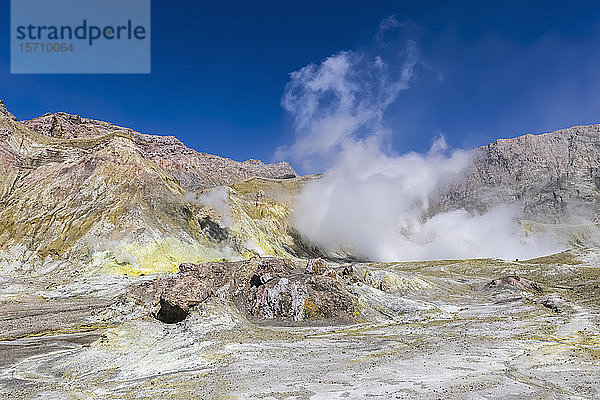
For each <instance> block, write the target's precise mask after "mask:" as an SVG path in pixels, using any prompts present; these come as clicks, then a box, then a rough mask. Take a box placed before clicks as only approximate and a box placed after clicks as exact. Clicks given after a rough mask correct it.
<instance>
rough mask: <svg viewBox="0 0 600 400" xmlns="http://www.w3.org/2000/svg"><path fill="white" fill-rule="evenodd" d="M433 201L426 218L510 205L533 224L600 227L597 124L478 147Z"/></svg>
mask: <svg viewBox="0 0 600 400" xmlns="http://www.w3.org/2000/svg"><path fill="white" fill-rule="evenodd" d="M431 200H432V204H431V207H430V209H429V212H428V215H434V214H436V213H439V212H443V211H449V210H456V209H460V208H464V209H466V210H467V211H470V212H474V213H483V212H485V211H487V210H489V209H490V208H491V207H493V206H495V205H499V204H511V205H516V206H518V208H519V209H520V210H521V212H522V216H523V217H524V218H530V219H533V220H535V221H537V222H544V223H584V222H588V223H589V222H598V219H597V218H598V216H599V215H600V125H589V126H575V127H572V128H567V129H562V130H559V131H556V132H551V133H545V134H541V135H531V134H527V135H524V136H519V137H517V138H514V139H499V140H497V141H495V142H494V143H491V144H489V145H486V146H482V147H480V148H478V149H477V150H475V152H474V157H473V160H472V162H471V163H470V164H469V165H468V167H467V168H466V170H465V171H464V173H463V174H462V175H461V176H459V177H458V179H456V180H455V181H454V182H453V183H452V184H451V185H449V186H448V187H446V188H444V189H442V190H441V191H440V192H439V193H436V195H435V196H434V198H432V199H431Z"/></svg>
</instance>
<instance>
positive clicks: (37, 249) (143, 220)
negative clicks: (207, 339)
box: [0, 104, 305, 280]
mask: <svg viewBox="0 0 600 400" xmlns="http://www.w3.org/2000/svg"><path fill="white" fill-rule="evenodd" d="M0 111H1V112H0V269H3V270H4V269H7V270H10V271H12V272H11V274H14V277H15V279H18V277H21V276H24V275H28V274H37V273H38V272H36V271H42V270H47V269H48V268H50V269H52V268H56V267H58V266H60V268H64V269H66V270H68V271H69V272H68V273H61V274H59V275H58V276H61V277H63V279H67V280H69V279H71V278H72V276H71V274H88V273H97V272H98V271H104V272H108V273H117V274H128V275H131V274H133V275H139V274H142V273H152V272H172V271H175V270H176V269H177V267H178V266H179V264H181V263H183V262H203V261H209V260H220V259H224V258H225V259H229V260H231V259H234V260H235V259H243V258H247V257H251V256H255V255H261V256H280V257H290V256H294V255H302V251H303V250H302V246H300V245H297V243H299V239H298V238H297V237H294V236H293V235H292V232H291V229H290V227H289V226H288V223H287V216H288V215H289V213H290V208H291V205H292V202H293V196H292V195H290V193H293V192H296V191H298V190H300V188H301V187H302V186H303V185H304V182H305V178H301V177H296V178H293V179H290V177H291V176H294V177H295V176H296V175H295V172H294V171H293V169H292V168H291V167H290V166H289V165H288V164H287V163H285V162H282V163H279V164H264V163H262V162H260V161H257V160H248V161H245V162H237V161H234V160H230V159H226V158H222V157H218V156H213V155H209V154H203V153H198V152H196V151H194V150H192V149H189V148H187V147H185V146H184V145H183V144H182V143H181V142H180V141H179V140H177V139H175V138H173V137H162V136H154V135H146V134H141V133H137V132H134V131H132V130H131V129H127V128H122V127H118V126H116V125H112V124H109V123H106V122H101V121H95V120H90V119H87V118H81V117H78V116H73V115H68V114H65V113H57V114H46V115H45V116H43V117H40V118H37V119H34V120H31V121H24V122H18V121H17V120H16V119H15V118H14V117H13V116H12V115H11V114H10V113H8V112H7V111H5V109H4V106H3V104H2V108H1V109H0ZM279 177H281V179H278V178H279ZM284 178H285V179H284ZM244 182H246V183H244ZM220 185H223V186H220ZM238 185H239V190H238V189H234V188H237V187H238ZM195 189H198V190H195ZM259 192H260V193H261V195H259V194H258V193H259ZM15 260H23V262H19V263H16V261H15Z"/></svg>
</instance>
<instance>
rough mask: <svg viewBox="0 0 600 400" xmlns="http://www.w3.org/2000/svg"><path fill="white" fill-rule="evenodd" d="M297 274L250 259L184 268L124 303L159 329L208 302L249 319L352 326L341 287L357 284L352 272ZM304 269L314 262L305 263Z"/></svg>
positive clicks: (352, 307)
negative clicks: (134, 305) (136, 306)
mask: <svg viewBox="0 0 600 400" xmlns="http://www.w3.org/2000/svg"><path fill="white" fill-rule="evenodd" d="M317 262H318V263H319V264H320V265H322V266H323V270H322V271H321V270H319V271H316V270H314V269H311V268H306V269H304V271H303V268H302V267H301V266H300V265H299V264H297V263H294V262H293V261H291V260H289V259H277V258H262V259H261V258H255V259H251V260H246V261H239V262H228V263H217V262H212V263H202V264H190V263H185V264H182V265H181V266H180V267H179V272H178V273H177V274H175V275H171V276H164V277H159V278H157V279H155V280H153V281H150V282H146V283H144V284H142V285H140V286H139V287H138V288H136V289H135V290H133V291H131V292H130V293H129V294H128V295H127V297H128V298H130V299H133V300H135V301H137V302H138V303H140V304H141V305H143V306H144V307H146V308H147V309H148V310H149V311H148V313H149V314H151V315H154V316H155V317H156V318H157V319H159V320H161V321H163V322H165V323H174V322H180V321H182V320H184V319H185V318H186V317H187V315H188V314H189V313H190V310H191V309H192V308H193V307H195V306H197V305H199V304H201V303H204V302H205V301H207V300H208V299H210V298H211V297H220V298H221V299H224V300H227V301H230V302H231V303H233V304H234V305H235V306H236V307H237V308H238V310H240V311H241V312H242V313H244V314H246V315H247V316H248V317H250V318H256V319H265V320H278V321H282V322H292V321H293V322H300V321H314V320H327V321H329V322H336V323H340V322H352V321H354V320H355V318H356V317H357V316H358V299H357V297H356V296H355V295H354V294H353V293H351V292H350V291H348V290H347V289H346V287H345V286H346V285H345V284H346V283H347V282H349V281H351V280H352V279H358V276H357V275H355V274H354V273H353V270H352V268H350V269H348V268H341V267H338V268H330V267H326V263H325V262H324V261H323V260H318V261H317ZM308 263H309V266H310V265H314V264H315V260H309V262H308Z"/></svg>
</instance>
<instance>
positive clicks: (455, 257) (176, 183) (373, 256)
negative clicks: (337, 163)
mask: <svg viewBox="0 0 600 400" xmlns="http://www.w3.org/2000/svg"><path fill="white" fill-rule="evenodd" d="M428 157H429V158H425V159H422V158H418V157H417V158H415V157H413V158H410V157H408V158H404V159H402V160H397V161H395V162H394V163H391V164H390V163H383V164H382V165H385V166H386V167H387V166H391V167H390V170H389V171H384V172H385V173H381V171H380V169H377V168H374V171H375V172H376V173H373V174H372V175H369V179H370V180H371V181H375V182H377V179H380V178H381V176H383V178H381V179H382V180H381V182H383V183H384V184H385V185H386V187H389V186H390V184H397V185H398V186H402V185H406V186H410V183H411V181H410V180H406V179H405V178H404V175H402V171H404V170H406V169H411V172H412V173H413V174H416V176H417V177H419V179H420V178H421V176H420V175H419V174H418V173H417V172H418V171H417V169H416V168H409V167H411V166H414V165H417V164H415V163H418V162H422V161H427V162H429V164H428V165H429V166H430V167H431V166H433V167H432V168H435V169H436V171H435V172H436V176H438V175H439V174H438V172H439V171H438V170H441V171H442V172H444V171H448V173H447V174H444V175H443V179H441V178H440V179H437V178H436V179H434V180H432V181H433V184H432V185H431V187H428V188H427V190H424V191H419V192H418V193H417V194H416V195H415V194H414V193H415V192H414V191H412V192H411V191H406V190H404V189H403V190H402V191H391V192H384V193H383V194H382V193H376V192H377V189H378V188H379V186H377V185H376V186H373V187H366V189H365V191H364V192H363V191H360V190H358V191H350V192H349V191H348V189H347V187H354V186H356V185H354V182H353V181H352V180H351V179H349V177H352V176H353V175H352V174H351V173H350V172H349V169H348V166H344V165H342V167H340V168H338V169H337V170H335V169H333V170H331V171H328V172H327V173H326V174H324V175H308V176H300V175H298V174H297V173H296V171H295V170H294V169H293V168H292V167H291V166H290V165H289V164H288V163H286V162H280V163H276V164H265V163H263V162H261V161H258V160H248V161H244V162H237V161H234V160H230V159H227V158H222V157H218V156H214V155H210V154H204V153H199V152H196V151H195V150H192V149H190V148H187V147H186V146H185V145H184V144H183V143H181V142H180V141H179V140H177V139H176V138H174V137H164V136H158V135H148V134H142V133H138V132H135V131H133V130H131V129H128V128H123V127H119V126H115V125H112V124H110V123H107V122H101V121H95V120H90V119H87V118H83V117H79V116H75V115H69V114H66V113H56V114H46V115H44V116H42V117H39V118H36V119H33V120H30V121H18V120H17V118H15V117H14V116H13V115H12V114H10V113H9V111H7V109H6V108H5V107H4V103H3V102H0V309H1V310H2V311H1V312H0V318H2V322H3V323H2V324H1V328H0V397H2V398H8V399H93V398H102V399H105V398H118V399H130V398H131V399H133V398H173V399H190V398H206V399H231V398H240V399H332V398H341V399H343V398H352V399H362V398H382V399H389V398H407V399H413V398H414V399H421V398H456V399H464V398H472V399H478V398H489V399H495V398H497V399H500V398H502V399H510V398H512V399H539V398H569V399H593V398H598V397H600V387H599V386H598V381H600V334H599V325H600V274H599V269H598V268H599V265H600V252H599V251H598V247H597V246H598V243H599V239H598V238H599V237H600V236H598V216H599V214H598V211H599V208H600V126H580V127H573V128H568V129H563V130H560V131H557V132H553V133H546V134H542V135H525V136H521V137H517V138H515V139H503V140H498V141H496V142H494V143H492V144H490V145H487V146H483V147H481V148H479V149H475V150H473V151H469V152H461V153H457V154H454V155H452V156H448V157H446V158H443V157H442V156H440V157H442V158H438V156H435V155H432V156H428ZM355 161H356V163H358V164H360V158H357V159H356V160H355ZM409 161H410V162H411V163H412V164H410V163H409V164H407V163H408V162H409ZM368 168H370V167H369V165H367V164H361V169H362V170H363V171H364V170H368ZM394 168H397V169H398V171H396V170H394ZM420 171H421V172H422V171H425V172H427V171H428V170H427V169H421V170H420ZM390 177H392V178H394V179H392V180H391V181H390V179H389V178H390ZM338 197H340V198H338ZM373 198H375V199H384V200H386V201H385V202H383V201H382V202H380V203H376V202H373V201H372V199H373ZM403 202H406V204H407V205H406V206H403V205H402V204H404V203H403ZM398 204H401V205H402V206H401V207H398ZM415 204H417V205H415ZM348 205H350V206H348ZM507 210H508V211H507ZM396 214H398V215H400V218H398V219H395V218H396ZM390 220H392V222H393V223H390V222H389V221H390ZM509 223H510V228H508V227H507V226H508V224H509ZM390 227H392V228H393V229H392V228H390ZM484 228H485V229H484ZM473 232H475V233H473ZM509 250H510V251H509ZM509 256H510V257H509Z"/></svg>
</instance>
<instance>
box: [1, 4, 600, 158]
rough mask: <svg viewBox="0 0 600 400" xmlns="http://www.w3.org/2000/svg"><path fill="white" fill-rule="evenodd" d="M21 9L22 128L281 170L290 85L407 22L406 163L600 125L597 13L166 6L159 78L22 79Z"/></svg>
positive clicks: (542, 8) (4, 58)
mask: <svg viewBox="0 0 600 400" xmlns="http://www.w3.org/2000/svg"><path fill="white" fill-rule="evenodd" d="M8 3H9V2H8V1H3V2H2V6H1V7H2V8H0V22H1V24H2V26H6V27H7V28H5V32H6V33H5V35H3V36H2V37H1V38H0V98H3V99H5V100H6V103H7V106H8V108H9V110H11V111H12V112H13V113H14V114H15V115H17V117H18V118H19V119H29V118H33V117H36V116H39V115H42V114H44V113H45V112H55V111H66V112H69V113H73V114H79V115H82V116H87V117H91V118H97V119H101V120H106V121H110V122H114V123H117V124H120V125H124V126H129V127H131V128H133V129H136V130H139V131H142V132H148V133H158V134H168V135H175V136H177V137H178V138H180V139H181V140H183V141H184V142H185V143H186V144H187V145H188V146H190V147H193V148H194V149H196V150H198V151H203V152H209V153H214V154H219V155H224V156H228V157H232V158H234V159H238V160H243V159H247V158H261V159H263V160H267V161H270V160H272V159H273V157H274V154H275V151H276V149H277V148H278V147H279V146H281V145H286V144H291V143H292V142H293V137H294V134H293V130H292V124H291V119H290V117H289V116H288V115H286V113H285V112H284V110H283V109H282V107H281V104H280V102H281V97H282V94H283V92H284V88H285V85H286V83H287V82H288V81H289V74H290V73H291V72H293V71H296V70H298V69H300V68H302V67H304V66H305V65H307V64H310V63H320V62H321V61H323V60H324V59H325V58H326V57H328V56H330V55H332V54H335V53H337V52H339V51H342V50H354V49H361V48H368V47H370V46H372V44H373V41H374V36H375V35H376V33H377V31H378V27H379V23H380V21H381V20H383V19H384V18H386V17H388V16H390V15H395V16H396V18H397V19H398V20H399V21H407V22H408V28H407V29H406V32H405V35H407V36H410V38H411V39H412V40H414V41H415V43H416V45H417V48H418V52H419V57H420V59H421V61H422V62H421V63H420V64H419V66H418V67H417V70H416V73H415V75H414V76H413V78H412V79H411V82H410V89H409V90H406V91H403V92H402V93H401V94H400V95H399V97H398V99H397V101H396V102H395V103H394V104H393V105H392V106H390V107H389V108H388V109H387V111H386V118H385V124H386V126H387V127H388V128H389V129H390V130H391V131H392V132H394V136H393V146H394V149H395V150H396V151H397V152H405V151H409V150H417V151H425V150H426V149H427V148H428V147H429V146H430V145H431V141H432V138H434V137H435V136H437V135H439V134H440V133H443V134H444V135H445V136H446V138H447V141H448V143H449V144H450V145H451V146H453V147H462V148H471V147H474V146H478V145H483V144H487V143H488V142H491V141H493V140H495V139H496V138H499V137H513V136H517V135H520V134H523V133H528V132H534V133H536V132H544V131H551V130H556V129H559V128H563V127H568V126H572V125H577V124H589V123H599V122H600V95H599V93H600V68H599V66H600V51H599V50H600V5H596V4H595V3H596V2H591V1H586V2H578V1H569V2H560V3H559V2H549V1H544V2H542V1H529V2H523V1H519V2H510V1H486V2H480V1H472V2H471V1H464V2H458V1H457V2H448V1H440V2H431V1H418V2H417V1H410V2H402V1H371V2H365V1H319V2H317V1H315V2H305V1H304V2H300V1H260V2H250V1H239V2H228V1H223V2H203V1H185V2H184V1H181V2H167V1H159V0H154V1H153V4H152V73H151V74H150V75H11V74H10V73H9V64H10V60H9V36H8V26H9V10H8V7H9V5H8Z"/></svg>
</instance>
